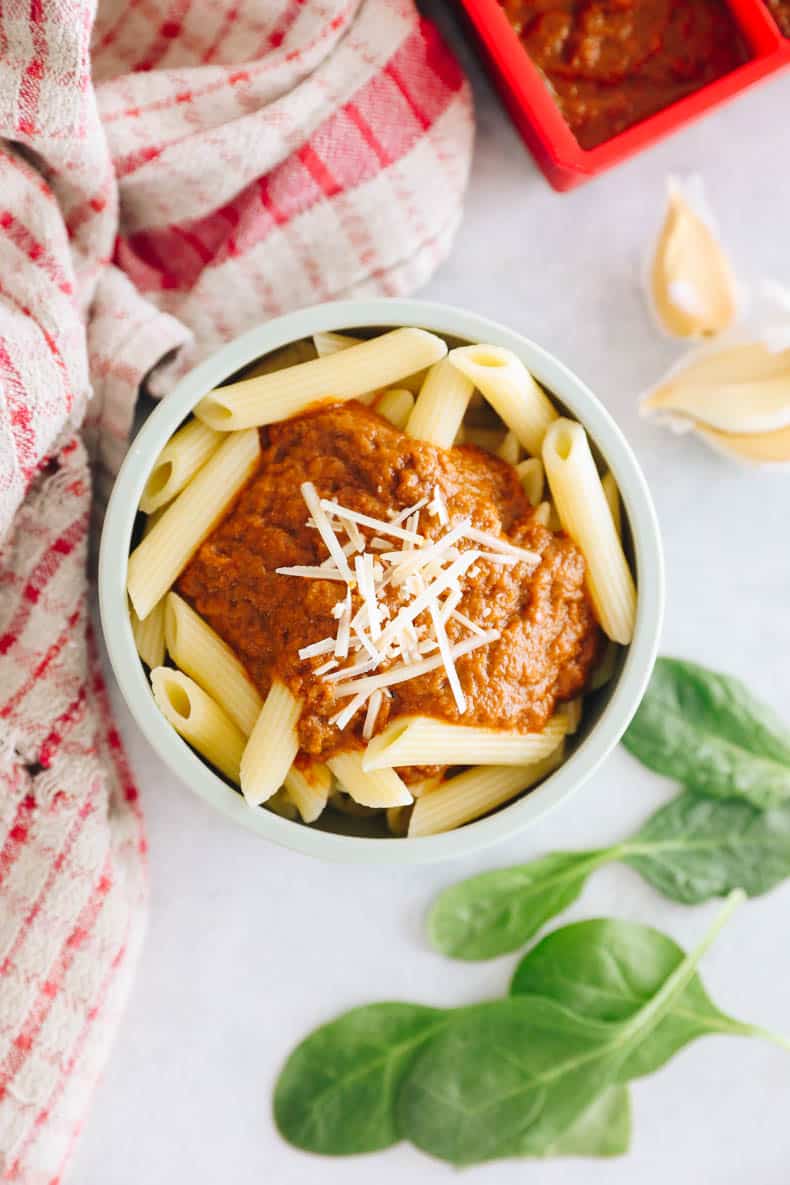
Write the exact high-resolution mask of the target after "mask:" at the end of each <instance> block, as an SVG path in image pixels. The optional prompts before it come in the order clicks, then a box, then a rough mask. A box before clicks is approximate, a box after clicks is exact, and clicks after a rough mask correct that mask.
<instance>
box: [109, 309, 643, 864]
mask: <svg viewBox="0 0 790 1185" xmlns="http://www.w3.org/2000/svg"><path fill="white" fill-rule="evenodd" d="M401 325H417V326H420V327H422V328H425V329H429V330H431V331H434V332H436V333H439V334H447V335H448V336H452V337H457V338H461V339H466V340H469V341H470V342H475V341H486V342H490V343H491V344H493V345H500V346H504V347H506V348H508V349H511V350H513V351H514V352H515V353H516V354H518V355H519V357H520V358H522V360H523V361H524V363H525V365H526V366H527V368H528V369H529V370H530V371H531V372H532V373H533V374H534V375H535V377H536V378H537V379H538V380H539V381H540V382H541V383H543V384H545V386H546V387H547V388H548V389H549V390H550V391H553V392H555V393H556V395H557V397H558V398H559V399H560V400H561V402H562V403H564V404H565V406H566V407H567V408H568V410H569V411H570V412H572V413H573V415H574V416H575V417H576V418H577V419H578V420H579V422H580V423H582V424H583V425H584V427H585V428H586V429H587V430H588V431H589V433H590V436H591V438H592V440H593V441H594V442H595V445H596V446H597V448H598V449H599V451H600V453H601V455H602V456H603V457H604V458H605V460H606V463H607V465H608V466H609V468H610V469H611V471H612V473H613V474H614V477H615V480H616V481H617V484H618V487H619V490H620V496H621V499H622V503H623V507H624V510H625V513H626V516H627V518H628V521H629V524H630V527H631V533H632V536H633V544H634V554H635V560H636V569H637V587H638V590H639V596H638V599H637V616H636V626H635V630H634V637H633V640H632V642H631V644H630V646H629V647H628V650H627V652H626V657H625V661H624V664H623V668H622V670H621V672H620V675H619V678H618V680H617V683H616V685H615V687H614V689H613V691H612V694H611V696H610V698H609V700H608V702H607V703H606V705H605V706H604V708H603V711H602V712H601V716H600V718H599V719H598V720H597V721H596V723H595V724H594V726H593V727H592V729H591V730H590V733H589V734H588V735H587V736H586V737H585V738H584V740H583V741H582V742H581V744H580V745H579V746H578V748H577V749H576V750H574V752H573V753H572V754H571V755H570V756H569V757H568V759H567V760H566V761H565V762H563V764H562V765H561V766H560V767H559V768H558V769H557V770H555V772H554V773H552V774H550V775H549V777H548V778H546V780H545V781H544V782H542V783H541V784H540V785H539V786H538V787H536V788H535V789H534V790H532V791H530V792H529V793H528V794H525V795H523V796H522V797H521V798H518V799H516V800H514V801H513V802H512V803H509V804H508V805H506V806H503V807H501V808H500V809H499V810H498V811H496V812H495V813H494V814H492V815H488V816H486V817H485V818H482V819H478V820H476V821H475V822H472V823H467V824H465V825H464V826H463V827H460V828H458V829H456V830H454V831H450V832H446V833H443V834H441V835H433V836H421V837H413V838H408V837H392V838H389V837H388V838H368V837H358V836H346V835H337V834H334V833H332V832H326V831H321V830H318V829H315V828H312V827H308V826H305V825H304V824H302V823H301V822H292V821H291V820H288V819H284V818H281V817H280V816H279V815H276V814H275V813H274V812H273V811H265V810H251V809H250V808H249V807H248V806H247V804H246V803H245V801H244V799H243V798H242V796H241V795H240V794H239V793H238V791H236V790H233V789H232V788H231V787H230V786H228V785H227V783H225V782H224V781H223V780H222V778H220V777H219V776H218V775H217V774H215V773H214V771H213V770H212V769H211V767H210V766H209V765H208V764H207V763H205V762H204V761H203V760H202V759H201V758H200V757H198V756H197V754H196V753H194V752H193V751H192V749H190V747H189V746H188V745H187V743H186V742H185V741H183V740H182V739H181V737H180V736H179V735H178V734H177V733H176V731H175V730H174V729H173V728H172V727H171V725H170V724H168V722H167V721H166V719H165V718H164V716H162V714H161V713H160V711H159V709H158V708H157V707H156V704H155V702H154V699H153V696H152V694H151V690H150V685H149V683H148V680H147V679H146V676H145V673H144V671H143V667H142V664H141V663H140V660H139V658H138V656H137V651H136V649H135V645H134V638H133V636H132V629H131V623H130V619H129V613H128V608H127V597H126V566H127V560H128V554H129V545H130V542H131V535H132V528H133V525H134V520H135V517H136V515H137V507H138V503H139V501H140V496H141V494H142V490H143V486H144V485H145V482H146V480H147V478H148V474H149V472H150V470H151V468H152V467H153V463H154V461H155V459H156V457H157V456H158V454H159V452H160V450H161V448H162V447H163V445H164V444H165V442H166V441H167V440H168V439H169V437H170V436H171V435H172V434H173V432H174V431H175V430H176V428H177V427H178V426H179V424H180V423H181V422H182V420H183V419H184V418H185V417H186V416H187V415H188V414H189V412H191V411H192V409H193V408H194V406H195V404H196V403H197V402H198V400H199V399H200V398H201V397H202V396H203V395H205V394H206V393H207V392H208V391H210V390H211V389H212V388H214V387H215V386H217V385H218V384H219V383H221V382H222V381H224V380H225V379H227V378H228V377H229V376H230V375H232V374H234V373H235V372H236V371H238V370H240V369H242V368H243V367H245V366H247V365H249V364H251V363H252V362H254V361H255V360H256V359H257V358H259V357H260V356H261V355H262V354H267V353H269V352H270V351H272V350H275V349H278V348H279V347H281V346H284V345H287V344H289V343H290V342H293V341H297V340H299V339H301V338H305V337H309V336H310V335H311V334H313V333H319V332H329V331H331V332H337V333H342V332H348V331H351V330H353V329H355V328H357V329H359V328H363V327H369V326H377V327H378V326H381V327H382V328H389V327H396V326H401ZM99 610H100V616H101V623H102V629H103V632H104V638H105V642H106V646H107V652H108V655H109V659H110V664H111V666H112V669H113V672H114V675H115V678H116V680H117V682H118V686H119V688H120V691H121V694H122V696H123V698H124V700H125V702H126V704H127V706H128V708H129V711H130V712H131V715H132V717H133V719H134V720H135V723H136V724H137V726H138V727H139V728H140V730H141V731H142V733H143V735H144V736H145V737H146V739H147V740H148V742H149V744H151V746H152V747H153V748H154V750H155V751H156V752H157V753H158V755H159V756H160V758H161V759H162V760H163V761H164V763H165V764H166V765H167V766H168V768H169V769H170V770H171V771H172V772H173V773H174V774H175V775H176V776H177V777H178V778H179V779H180V780H181V781H183V782H184V783H186V784H187V785H188V786H189V787H190V789H192V790H193V791H194V792H195V793H196V794H198V795H199V796H200V797H201V798H202V799H204V801H206V802H208V803H209V804H210V805H211V806H213V807H214V808H215V809H216V810H219V811H220V812H221V813H222V814H224V815H226V816H227V817H229V818H231V819H234V820H235V821H236V822H238V823H240V824H241V825H242V826H244V827H246V828H248V829H251V830H253V831H255V832H257V833H258V834H260V835H263V836H265V837H266V838H267V839H269V840H271V841H272V842H274V843H276V844H279V845H281V846H283V847H287V848H290V849H292V850H295V851H299V852H303V853H305V854H307V855H310V856H315V857H319V858H321V859H324V860H330V861H337V862H343V863H386V864H422V863H430V862H434V861H438V860H444V859H449V858H455V857H460V856H464V855H469V854H470V853H472V852H476V851H479V850H480V849H482V848H485V847H488V846H489V845H491V844H493V843H496V842H498V841H500V840H503V839H506V838H511V837H513V836H515V835H516V834H518V833H519V832H520V831H522V830H523V829H524V828H525V827H528V826H529V825H530V824H531V823H533V822H534V821H535V820H537V819H538V818H539V817H541V816H542V815H544V814H545V813H546V812H547V811H549V810H551V809H553V808H554V807H555V806H557V805H558V804H559V803H560V802H563V801H565V800H566V799H567V798H569V797H570V795H571V794H572V793H573V792H574V791H575V790H577V789H578V788H579V787H580V786H581V785H582V783H583V782H585V781H587V779H588V778H589V777H591V776H592V774H593V773H594V772H595V771H596V770H597V769H598V768H599V766H600V765H601V763H602V762H603V761H604V760H605V758H606V757H607V756H608V755H609V753H610V752H611V751H612V749H613V748H614V746H615V745H616V744H617V742H618V741H619V740H620V737H621V736H622V734H623V733H624V732H625V729H626V728H627V726H628V724H629V722H630V720H631V718H632V717H633V715H634V713H635V711H636V709H637V707H638V705H639V702H640V700H641V698H642V695H643V693H644V690H645V688H646V686H647V682H648V680H649V678H650V673H651V671H652V669H653V664H654V662H655V658H656V654H657V650H658V643H659V637H660V632H661V624H662V620H663V611H664V562H663V553H662V547H661V538H660V533H659V526H658V520H657V517H656V512H655V509H654V507H653V503H652V499H651V497H650V493H649V490H648V487H647V483H646V481H645V478H644V475H643V473H642V471H641V468H640V466H639V463H638V461H637V459H636V457H635V455H634V453H633V451H632V449H631V447H630V445H629V444H628V443H627V441H626V439H625V437H624V435H623V433H622V432H621V430H620V428H619V427H618V426H617V424H616V423H615V421H614V419H613V418H612V417H611V415H610V414H609V412H608V411H607V410H606V409H605V408H604V406H603V404H602V403H601V402H600V401H599V400H598V398H597V397H596V396H595V395H594V394H593V393H592V391H591V390H590V389H589V388H588V387H587V386H586V385H585V384H584V383H583V382H582V381H581V380H580V379H579V378H577V376H576V375H575V374H574V373H573V372H572V371H571V370H570V369H569V368H568V367H567V366H565V365H564V364H563V363H561V362H560V361H559V360H558V359H557V358H555V357H554V355H552V354H551V353H549V352H548V351H547V350H545V349H543V347H541V346H539V345H537V344H536V343H535V342H533V341H531V340H530V339H529V338H527V337H524V336H523V335H521V334H519V333H516V332H515V331H514V330H511V329H508V328H507V327H506V326H504V325H501V324H499V323H498V322H496V321H492V320H489V319H488V318H486V317H482V316H479V315H477V314H476V313H471V312H467V311H466V310H463V309H458V308H454V307H453V306H451V305H446V304H440V303H437V302H434V301H424V300H411V299H390V298H372V299H361V300H344V301H337V302H327V303H324V304H320V305H315V306H312V307H310V308H306V309H301V310H298V311H296V312H293V313H287V314H285V315H284V316H281V317H277V318H275V319H274V320H271V321H267V322H266V323H265V324H262V325H260V326H256V327H255V328H253V329H250V330H248V331H247V332H246V333H243V334H241V335H240V336H239V337H237V338H235V339H234V340H233V341H231V342H228V343H227V345H224V346H222V347H221V348H220V349H219V350H217V351H216V352H215V353H214V354H212V355H211V356H210V357H209V358H207V359H205V360H204V361H203V362H201V363H199V364H198V365H197V366H196V367H195V368H194V369H193V370H191V371H190V372H189V373H188V374H187V375H185V376H184V377H183V378H182V379H181V380H180V382H179V383H178V384H177V385H176V387H175V388H174V389H173V391H172V392H171V393H170V394H169V395H167V396H166V397H165V398H164V399H163V400H162V401H161V403H160V404H159V405H158V407H156V408H155V409H154V410H153V412H152V413H151V414H150V415H149V417H148V419H147V420H146V422H145V423H144V424H143V426H142V428H141V429H140V431H139V432H138V433H137V436H136V437H135V439H134V440H133V442H132V444H131V445H130V447H129V450H128V452H127V454H126V457H125V459H124V462H123V464H122V465H121V468H120V470H119V473H118V476H117V478H116V480H115V484H114V487H113V490H112V494H111V496H110V500H109V503H108V506H107V512H106V516H105V520H104V527H103V530H102V536H101V546H100V553H99Z"/></svg>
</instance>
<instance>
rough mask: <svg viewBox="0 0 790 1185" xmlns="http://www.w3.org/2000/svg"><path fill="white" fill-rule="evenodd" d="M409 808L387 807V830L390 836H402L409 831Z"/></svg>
mask: <svg viewBox="0 0 790 1185" xmlns="http://www.w3.org/2000/svg"><path fill="white" fill-rule="evenodd" d="M410 811H411V807H408V806H390V807H387V828H388V830H389V832H390V834H391V835H398V836H404V835H405V834H406V833H407V831H408V830H409V813H410Z"/></svg>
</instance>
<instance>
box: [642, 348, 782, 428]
mask: <svg viewBox="0 0 790 1185" xmlns="http://www.w3.org/2000/svg"><path fill="white" fill-rule="evenodd" d="M642 410H643V412H646V413H651V412H653V413H662V412H663V413H665V414H669V415H671V416H672V417H678V416H681V417H688V418H689V419H691V420H694V421H697V422H701V423H702V424H705V425H707V426H708V427H710V428H716V429H719V430H720V431H722V432H730V433H738V432H771V431H773V430H775V429H778V428H785V427H787V426H788V425H790V350H784V351H783V352H782V353H779V354H774V353H772V352H771V351H770V350H769V349H768V347H767V346H765V345H764V344H763V343H762V342H760V341H752V342H743V343H741V344H738V345H733V346H728V347H726V348H720V349H715V348H714V349H711V348H708V350H706V351H704V352H700V353H698V354H697V355H691V356H689V358H687V359H686V360H684V361H683V362H681V363H680V365H679V366H678V367H675V368H674V369H673V370H672V371H670V373H669V375H668V376H667V377H666V378H665V379H664V380H663V381H662V382H661V383H660V384H659V385H658V386H657V387H655V388H654V389H653V390H652V391H651V392H650V393H649V394H648V395H647V397H646V398H645V399H644V400H643V402H642Z"/></svg>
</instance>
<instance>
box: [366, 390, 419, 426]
mask: <svg viewBox="0 0 790 1185" xmlns="http://www.w3.org/2000/svg"><path fill="white" fill-rule="evenodd" d="M413 407H414V396H413V395H412V393H411V391H407V390H406V388H405V387H390V389H389V390H388V391H382V393H381V394H380V395H378V396H377V397H376V399H375V400H374V402H373V409H374V411H377V412H378V413H379V415H380V416H383V417H384V419H385V420H389V422H390V423H391V424H394V425H395V427H396V428H405V427H406V422H407V421H408V419H409V416H410V415H411V413H412V409H413Z"/></svg>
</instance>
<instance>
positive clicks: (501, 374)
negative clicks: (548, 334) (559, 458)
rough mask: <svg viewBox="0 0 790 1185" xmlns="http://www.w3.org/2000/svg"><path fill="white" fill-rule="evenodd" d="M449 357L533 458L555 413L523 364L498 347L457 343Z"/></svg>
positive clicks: (511, 353)
mask: <svg viewBox="0 0 790 1185" xmlns="http://www.w3.org/2000/svg"><path fill="white" fill-rule="evenodd" d="M447 358H448V360H449V361H450V362H451V363H452V365H453V366H456V367H457V368H458V369H459V370H460V371H461V373H462V374H465V375H466V377H467V378H468V379H471V381H472V382H473V383H474V384H475V386H476V387H477V388H478V389H479V390H480V391H481V392H482V394H483V395H484V397H485V398H486V399H487V401H488V402H489V403H490V404H491V406H492V407H493V409H494V411H495V412H496V413H497V415H498V416H499V418H500V419H501V420H503V421H504V423H505V424H507V426H508V428H510V429H511V430H512V431H513V432H514V433H515V435H516V437H517V439H518V440H519V442H520V443H521V444H522V445H523V446H524V448H525V449H526V450H527V452H528V453H530V454H531V455H532V456H533V457H537V456H540V449H541V445H542V444H543V437H544V436H545V435H546V430H547V428H548V427H549V425H550V424H551V423H552V422H553V421H554V420H556V418H557V412H556V411H555V410H554V407H553V405H552V403H551V401H550V400H549V399H548V397H547V396H546V395H545V394H544V393H543V391H542V390H541V388H540V387H539V386H538V384H537V383H536V382H535V380H534V379H533V377H532V375H531V374H530V373H529V371H528V370H527V368H526V366H525V365H524V363H523V362H522V361H521V359H520V358H518V357H517V356H516V355H515V354H514V353H513V352H512V351H511V350H505V349H503V348H502V347H501V346H486V345H475V346H460V347H458V349H455V350H451V351H450V353H449V354H448V355H447Z"/></svg>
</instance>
